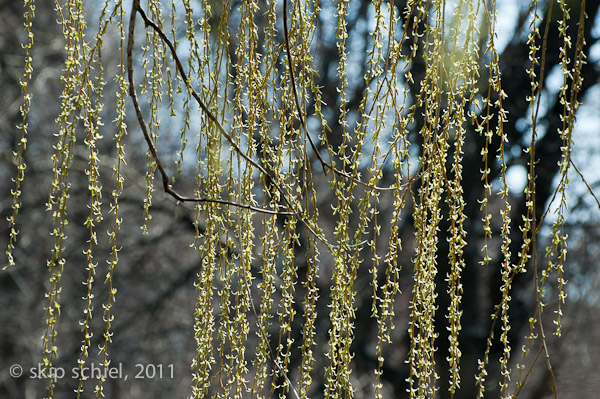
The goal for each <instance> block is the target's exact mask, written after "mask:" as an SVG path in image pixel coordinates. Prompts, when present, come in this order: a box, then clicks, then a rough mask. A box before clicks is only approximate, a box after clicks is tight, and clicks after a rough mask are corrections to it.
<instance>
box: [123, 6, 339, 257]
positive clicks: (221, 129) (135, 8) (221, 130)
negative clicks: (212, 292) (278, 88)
mask: <svg viewBox="0 0 600 399" xmlns="http://www.w3.org/2000/svg"><path fill="white" fill-rule="evenodd" d="M137 13H139V14H140V16H141V17H142V19H143V20H144V24H145V25H146V26H149V27H151V28H152V29H153V30H154V31H155V32H156V33H157V34H158V35H159V36H160V38H161V39H162V40H163V42H165V43H166V44H167V46H168V47H169V50H170V52H171V55H172V57H173V60H174V61H175V65H176V67H177V71H178V72H179V75H180V76H181V79H182V80H183V82H184V84H185V85H186V87H187V89H188V90H189V92H190V94H191V95H192V97H194V99H195V100H196V102H197V103H198V105H199V106H200V108H201V109H202V111H204V112H205V113H206V116H207V117H208V118H209V119H210V120H211V121H212V122H213V123H214V124H215V126H216V127H217V129H218V130H219V133H221V134H222V135H223V136H224V137H225V139H227V141H228V142H229V144H230V145H231V146H232V147H233V149H234V150H235V151H236V153H237V154H239V155H240V156H241V157H242V158H244V160H246V161H247V162H248V163H249V164H251V165H252V166H254V167H255V168H257V169H258V170H259V171H260V172H261V173H263V174H264V175H265V176H267V177H269V178H270V179H271V181H272V184H273V186H274V187H275V188H276V189H277V191H279V192H280V193H281V196H282V198H283V201H284V202H285V204H286V205H287V206H288V207H289V208H290V209H291V211H290V212H283V211H272V210H267V209H263V208H258V207H254V206H252V205H244V204H239V203H235V202H230V201H225V200H217V199H209V198H191V197H184V196H182V195H181V194H179V193H178V192H176V191H175V190H173V188H172V187H171V184H170V183H169V177H168V174H167V172H166V171H165V169H164V167H163V166H162V163H161V162H160V158H159V156H158V152H157V150H156V146H155V145H154V143H153V142H152V138H151V137H150V134H149V132H148V129H147V128H146V123H145V121H144V117H143V115H142V111H141V109H140V106H139V101H138V99H137V93H136V90H135V84H134V79H133V45H134V36H135V35H134V30H135V16H136V14H137ZM127 72H128V78H129V94H130V96H131V99H132V102H133V106H134V108H135V113H136V116H137V119H138V122H139V125H140V127H141V129H142V133H143V135H144V139H145V140H146V143H147V144H148V148H149V149H150V153H151V154H152V156H153V158H154V159H155V161H156V166H157V168H158V170H159V172H160V174H161V176H162V181H163V188H164V191H165V192H166V193H167V194H169V195H171V196H172V197H174V198H175V199H177V200H178V201H182V202H214V203H220V204H226V205H231V206H237V207H240V208H244V209H249V210H253V211H256V212H262V213H266V214H274V215H288V216H296V217H297V218H298V219H299V220H300V221H301V222H302V224H304V226H305V227H306V228H307V229H308V231H310V233H311V234H313V235H314V236H315V237H316V238H317V239H318V240H319V241H321V242H322V243H323V244H325V245H326V246H327V248H328V249H330V250H332V246H331V244H330V243H329V242H328V241H327V239H326V238H325V237H324V236H323V235H322V234H318V233H317V232H316V231H315V230H314V229H313V227H312V226H311V225H310V224H309V223H308V222H307V221H306V220H305V218H304V217H303V216H302V213H301V212H299V211H296V209H295V206H294V205H292V203H291V202H290V199H289V198H291V195H290V194H289V193H287V192H286V191H284V190H283V189H282V188H281V186H280V185H279V183H277V181H276V180H275V178H274V176H272V175H271V174H270V173H269V172H267V170H265V168H263V167H262V166H261V165H259V164H258V163H256V162H255V161H254V160H253V159H252V158H250V157H249V156H248V155H246V154H245V153H244V152H243V151H242V149H241V148H240V147H239V145H237V143H236V142H235V141H234V140H233V138H232V137H231V135H230V134H229V133H228V132H227V131H226V130H225V128H224V127H223V125H222V124H221V122H219V120H218V119H217V117H216V116H215V115H214V114H213V113H212V112H211V111H210V109H209V108H208V107H207V106H206V104H204V101H202V99H201V98H200V96H199V95H198V93H197V92H196V90H194V88H193V87H192V86H191V82H190V80H189V78H188V76H187V74H186V73H185V70H184V69H183V65H182V64H181V61H180V60H179V57H178V56H177V51H175V46H173V43H172V42H171V40H169V38H168V37H167V35H166V34H165V33H164V32H163V31H162V29H161V28H160V27H159V26H158V25H157V24H156V23H155V22H154V21H152V20H151V19H150V18H148V16H147V15H146V13H145V12H144V10H143V9H142V8H141V6H140V1H139V0H134V2H133V5H132V10H131V17H130V21H129V33H128V41H127Z"/></svg>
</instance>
